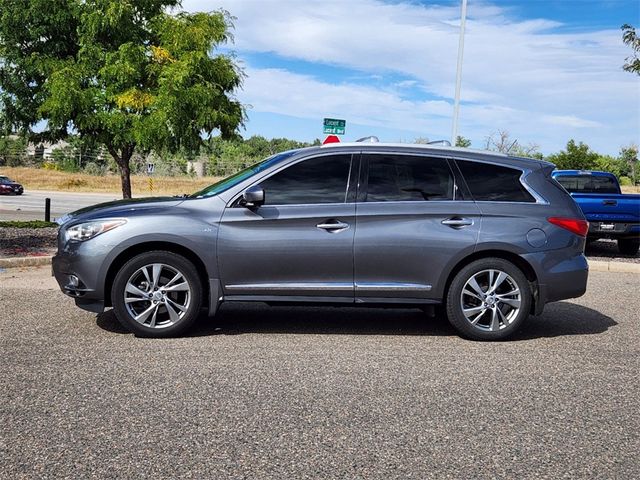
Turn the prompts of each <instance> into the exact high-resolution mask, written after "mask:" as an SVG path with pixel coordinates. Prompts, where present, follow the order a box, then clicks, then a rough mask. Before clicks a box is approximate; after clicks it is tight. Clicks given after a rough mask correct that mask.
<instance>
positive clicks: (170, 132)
mask: <svg viewBox="0 0 640 480" xmlns="http://www.w3.org/2000/svg"><path fill="white" fill-rule="evenodd" d="M179 5H180V2H179V0H137V1H135V2H134V1H123V0H84V1H82V2H81V1H77V0H30V1H28V2H25V1H18V0H0V11H2V15H0V90H1V91H0V129H2V130H4V131H9V130H15V131H19V132H21V133H23V134H25V135H28V136H30V137H46V138H48V139H50V140H55V139H58V138H63V137H65V136H67V134H68V132H69V131H73V132H77V133H78V134H79V135H81V136H82V137H90V138H92V139H94V140H95V141H96V142H97V143H100V144H102V145H104V146H105V147H106V149H107V150H108V152H109V153H110V154H111V156H112V157H113V159H114V160H115V162H116V163H117V165H118V168H119V170H120V175H121V179H122V194H123V197H125V198H129V197H131V182H130V160H131V157H132V155H133V154H134V152H136V151H148V150H151V149H154V150H159V151H170V152H175V151H178V150H181V151H186V152H188V154H195V153H197V152H198V150H199V148H200V146H201V144H202V137H203V136H211V135H212V134H213V133H214V132H217V131H219V132H220V134H221V135H222V136H223V137H232V136H234V135H235V134H236V131H237V129H238V127H239V126H240V125H242V123H243V121H244V119H245V114H244V108H243V107H242V105H241V104H240V103H239V102H238V101H237V100H236V99H235V98H234V96H233V95H234V92H235V91H236V90H237V89H238V88H239V86H240V84H241V80H242V72H241V71H240V70H239V68H238V67H237V66H236V65H235V63H234V61H233V58H232V57H230V56H227V55H220V54H218V55H213V54H212V52H213V49H214V48H215V47H216V46H217V45H219V44H221V43H224V42H226V41H228V40H229V39H230V33H229V29H230V28H231V27H232V24H231V17H230V16H229V14H228V13H226V12H224V11H218V12H213V13H195V14H187V13H184V12H176V13H168V12H169V10H168V9H169V8H173V7H179ZM43 120H44V121H46V127H45V130H44V132H42V133H41V134H39V135H36V134H34V132H33V127H34V126H35V125H36V124H38V122H41V121H43Z"/></svg>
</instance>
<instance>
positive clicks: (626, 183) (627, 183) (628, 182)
mask: <svg viewBox="0 0 640 480" xmlns="http://www.w3.org/2000/svg"><path fill="white" fill-rule="evenodd" d="M620 185H622V186H623V187H631V186H633V182H632V181H631V179H630V178H629V177H620Z"/></svg>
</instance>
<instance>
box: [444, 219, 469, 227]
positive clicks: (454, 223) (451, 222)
mask: <svg viewBox="0 0 640 480" xmlns="http://www.w3.org/2000/svg"><path fill="white" fill-rule="evenodd" d="M442 224H443V225H446V226H448V227H451V228H462V227H469V226H471V225H473V220H471V219H470V218H463V217H451V218H447V219H446V220H442Z"/></svg>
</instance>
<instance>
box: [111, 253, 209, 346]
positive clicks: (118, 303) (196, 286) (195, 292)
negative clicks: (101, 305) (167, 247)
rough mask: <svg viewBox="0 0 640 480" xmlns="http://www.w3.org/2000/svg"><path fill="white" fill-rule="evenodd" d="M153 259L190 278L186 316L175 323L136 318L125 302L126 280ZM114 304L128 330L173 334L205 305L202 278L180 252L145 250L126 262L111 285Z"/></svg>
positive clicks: (141, 333)
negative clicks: (154, 324)
mask: <svg viewBox="0 0 640 480" xmlns="http://www.w3.org/2000/svg"><path fill="white" fill-rule="evenodd" d="M151 263H163V264H165V265H169V266H171V267H174V268H176V269H177V270H179V271H180V272H181V273H182V274H183V275H184V276H185V278H186V279H187V281H188V282H189V286H190V287H191V292H190V294H191V299H190V305H189V308H188V310H187V312H186V314H185V315H184V317H183V318H182V319H181V320H180V321H179V322H178V323H176V324H175V325H171V326H170V327H166V328H158V329H156V328H150V327H146V326H144V325H141V324H140V323H138V322H136V321H135V320H134V319H133V318H132V317H131V315H130V314H129V312H127V309H126V307H125V305H124V302H123V301H122V298H123V297H124V289H125V288H126V285H127V281H128V280H129V278H130V277H131V275H133V273H134V272H135V271H136V270H138V269H139V268H141V267H143V266H145V265H149V264H151ZM111 305H112V306H113V310H114V312H115V314H116V318H117V319H118V321H119V322H120V323H121V324H122V325H123V326H124V327H125V328H126V329H128V330H130V331H131V332H133V333H135V334H136V335H137V336H141V337H157V338H160V337H173V336H177V335H179V334H181V333H183V332H184V331H186V330H187V329H188V328H189V327H190V326H191V325H192V324H193V322H194V321H195V320H196V318H197V317H198V315H199V314H200V309H201V307H202V281H201V279H200V276H199V275H198V271H197V270H196V268H195V266H194V265H193V263H191V262H190V261H189V260H187V259H186V258H184V257H183V256H181V255H178V254H177V253H173V252H166V251H161V250H159V251H151V252H146V253H142V254H140V255H137V256H135V257H133V258H132V259H131V260H129V261H128V262H126V263H125V264H124V265H123V266H122V268H120V270H119V271H118V273H117V274H116V277H115V279H114V282H113V287H112V289H111Z"/></svg>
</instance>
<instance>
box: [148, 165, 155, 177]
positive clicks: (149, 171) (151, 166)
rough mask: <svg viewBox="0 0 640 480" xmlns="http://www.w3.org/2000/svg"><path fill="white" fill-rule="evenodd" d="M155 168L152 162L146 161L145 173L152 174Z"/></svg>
mask: <svg viewBox="0 0 640 480" xmlns="http://www.w3.org/2000/svg"><path fill="white" fill-rule="evenodd" d="M155 170H156V166H155V165H154V164H153V163H147V175H152V174H153V172H155Z"/></svg>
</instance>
